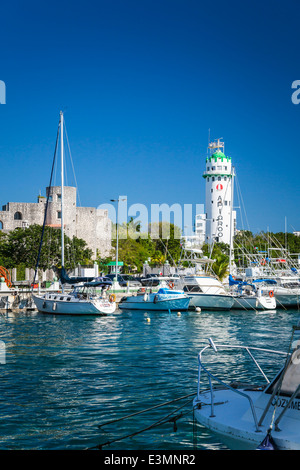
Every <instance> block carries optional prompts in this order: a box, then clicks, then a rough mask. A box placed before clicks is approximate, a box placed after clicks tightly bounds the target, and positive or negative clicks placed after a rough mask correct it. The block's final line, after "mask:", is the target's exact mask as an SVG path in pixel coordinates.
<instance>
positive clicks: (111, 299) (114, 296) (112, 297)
mask: <svg viewBox="0 0 300 470" xmlns="http://www.w3.org/2000/svg"><path fill="white" fill-rule="evenodd" d="M123 298H124V297H123ZM125 298H127V297H125ZM109 301H110V302H115V301H116V294H110V296H109Z"/></svg>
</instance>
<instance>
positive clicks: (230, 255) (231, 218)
mask: <svg viewBox="0 0 300 470" xmlns="http://www.w3.org/2000/svg"><path fill="white" fill-rule="evenodd" d="M234 176H235V174H234V167H232V172H231V203H230V242H229V274H232V265H233V236H234V230H233V217H232V216H233V214H232V211H233V191H234Z"/></svg>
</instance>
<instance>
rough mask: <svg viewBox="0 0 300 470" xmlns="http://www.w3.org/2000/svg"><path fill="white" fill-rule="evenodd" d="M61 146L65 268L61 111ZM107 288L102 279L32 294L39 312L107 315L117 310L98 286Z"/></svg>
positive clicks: (62, 125) (62, 247) (62, 259)
mask: <svg viewBox="0 0 300 470" xmlns="http://www.w3.org/2000/svg"><path fill="white" fill-rule="evenodd" d="M59 127H60V144H61V146H60V148H61V265H62V270H64V144H63V132H64V116H63V113H62V112H60V122H59ZM101 287H102V288H103V291H105V290H106V289H107V282H104V281H103V280H102V279H99V280H98V281H96V280H95V282H86V283H83V285H81V286H78V287H75V288H74V290H73V291H72V292H71V293H65V292H64V283H62V293H53V292H52V293H45V294H37V295H34V294H32V298H33V300H34V303H35V305H36V307H37V309H38V311H39V312H42V313H51V314H55V315H57V314H64V315H107V314H110V313H113V312H114V311H115V310H116V303H115V298H114V297H113V296H109V297H106V296H104V295H103V296H99V295H97V294H96V288H99V289H100V288H101Z"/></svg>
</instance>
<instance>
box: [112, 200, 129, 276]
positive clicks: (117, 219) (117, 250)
mask: <svg viewBox="0 0 300 470" xmlns="http://www.w3.org/2000/svg"><path fill="white" fill-rule="evenodd" d="M110 201H111V202H116V203H117V214H116V227H117V247H116V273H115V274H116V277H115V280H116V282H118V261H119V260H118V258H119V224H118V221H119V201H126V199H125V198H124V199H119V198H118V199H111V200H110Z"/></svg>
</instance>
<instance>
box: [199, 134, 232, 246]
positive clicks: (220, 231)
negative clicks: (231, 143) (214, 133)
mask: <svg viewBox="0 0 300 470" xmlns="http://www.w3.org/2000/svg"><path fill="white" fill-rule="evenodd" d="M221 149H222V150H223V151H224V142H221V141H220V139H218V140H217V141H215V142H213V143H210V144H209V151H210V155H209V156H208V157H207V158H206V170H205V172H204V174H203V178H205V181H206V190H205V208H206V234H205V242H206V243H209V244H211V243H213V242H214V241H215V242H223V243H228V244H230V241H231V239H232V237H233V236H234V234H235V226H236V212H235V211H234V210H233V184H232V183H233V177H234V168H233V167H232V165H231V157H226V156H225V154H224V153H223V151H222V150H221Z"/></svg>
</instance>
